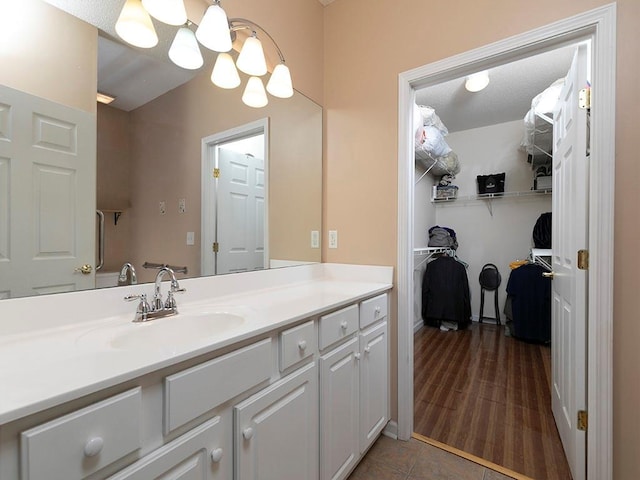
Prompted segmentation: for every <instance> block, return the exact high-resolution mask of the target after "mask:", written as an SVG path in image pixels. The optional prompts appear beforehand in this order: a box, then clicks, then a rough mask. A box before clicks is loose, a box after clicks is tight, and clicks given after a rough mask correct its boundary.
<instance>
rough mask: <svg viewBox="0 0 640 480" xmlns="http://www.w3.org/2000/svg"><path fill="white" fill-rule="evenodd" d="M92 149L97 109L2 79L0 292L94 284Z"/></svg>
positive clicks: (18, 294) (9, 293)
mask: <svg viewBox="0 0 640 480" xmlns="http://www.w3.org/2000/svg"><path fill="white" fill-rule="evenodd" d="M95 152H96V115H95V114H91V113H88V112H83V111H80V110H75V109H73V108H69V107H66V106H63V105H59V104H57V103H54V102H51V101H49V100H45V99H42V98H39V97H35V96H33V95H29V94H27V93H24V92H20V91H18V90H13V89H11V88H8V87H5V86H0V298H9V297H22V296H27V295H38V294H46V293H54V292H66V291H72V290H82V289H87V288H93V287H94V282H95V271H94V267H95V235H96V228H95V225H96V211H95V198H96V153H95ZM83 265H87V266H88V267H87V268H85V269H81V267H82V266H83ZM82 270H84V272H85V273H82Z"/></svg>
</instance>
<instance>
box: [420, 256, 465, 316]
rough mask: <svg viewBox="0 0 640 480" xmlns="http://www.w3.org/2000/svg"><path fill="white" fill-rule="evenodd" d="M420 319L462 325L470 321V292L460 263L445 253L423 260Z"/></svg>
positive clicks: (463, 268)
mask: <svg viewBox="0 0 640 480" xmlns="http://www.w3.org/2000/svg"><path fill="white" fill-rule="evenodd" d="M422 319H423V320H424V323H425V325H429V326H433V327H437V326H439V325H440V322H441V321H442V320H448V321H452V322H457V323H458V328H465V327H466V326H467V325H469V323H470V322H471V296H470V293H469V280H468V278H467V270H466V269H465V267H464V265H462V264H461V263H460V262H458V261H456V260H455V259H454V258H452V257H449V256H446V255H445V256H442V257H439V258H436V259H435V260H433V261H431V262H429V263H428V264H427V268H426V270H425V272H424V276H423V278H422Z"/></svg>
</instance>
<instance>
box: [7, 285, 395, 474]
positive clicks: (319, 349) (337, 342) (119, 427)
mask: <svg viewBox="0 0 640 480" xmlns="http://www.w3.org/2000/svg"><path fill="white" fill-rule="evenodd" d="M360 298H362V297H360ZM365 298H366V297H365ZM345 304H346V305H347V306H345V307H343V308H340V309H339V310H337V311H333V312H332V311H331V310H327V311H328V312H329V313H327V314H323V312H322V310H320V309H318V310H314V311H311V312H310V313H309V315H308V316H306V318H305V316H299V317H297V318H296V319H295V320H294V319H291V320H289V321H286V322H281V323H279V324H278V325H277V326H276V325H274V326H273V327H270V326H268V327H267V328H263V329H262V330H260V331H257V330H256V331H255V332H251V333H250V334H249V335H246V336H244V337H243V338H241V339H239V340H237V342H236V343H235V344H234V343H229V344H227V345H223V346H220V347H218V350H211V351H208V352H205V353H202V354H201V355H200V356H199V357H193V358H186V359H185V358H182V359H181V361H180V362H179V363H178V361H175V362H174V363H171V362H166V363H164V364H162V366H158V367H157V368H155V369H153V370H150V371H148V372H147V373H146V374H145V375H143V376H137V377H135V376H131V377H130V378H128V379H126V381H123V382H122V383H119V384H112V385H103V386H101V389H96V390H93V391H88V392H87V391H85V395H84V396H80V395H79V396H78V397H72V398H70V400H69V402H68V403H62V404H59V405H56V406H53V407H51V408H49V409H47V410H45V411H40V412H38V411H35V413H33V414H31V415H27V416H23V417H17V418H16V419H15V420H13V421H11V422H9V423H5V424H3V425H0V479H1V480H51V479H64V480H72V479H73V480H85V479H86V480H97V479H101V480H102V479H105V478H108V479H110V480H146V479H152V478H153V479H166V480H168V479H172V480H272V479H273V480H289V479H291V480H293V479H295V480H329V479H331V480H342V479H344V478H346V476H347V475H348V474H349V473H350V472H351V470H353V468H354V467H355V466H356V465H357V463H358V462H359V461H360V459H361V458H362V455H363V454H364V453H365V452H366V450H367V449H368V448H369V447H370V446H371V444H372V443H373V441H374V440H375V438H376V437H377V436H378V435H379V434H380V432H381V431H382V429H383V428H384V426H385V425H386V423H387V421H388V420H389V401H388V399H389V366H388V348H389V345H388V334H387V294H386V293H385V294H382V295H378V296H376V297H373V298H370V299H366V300H364V301H362V302H357V303H356V302H354V303H352V304H350V305H349V304H348V303H346V302H345V303H343V304H342V305H345ZM179 320H180V319H179V317H176V318H175V319H174V320H173V321H176V322H178V321H179ZM114 358H115V354H114ZM139 375H140V374H139Z"/></svg>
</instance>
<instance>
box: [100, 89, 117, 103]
mask: <svg viewBox="0 0 640 480" xmlns="http://www.w3.org/2000/svg"><path fill="white" fill-rule="evenodd" d="M115 99H116V97H112V96H111V95H107V94H106V93H100V92H98V93H97V95H96V100H97V101H98V102H100V103H104V104H105V105H109V104H110V103H111V102H113V101H114V100H115Z"/></svg>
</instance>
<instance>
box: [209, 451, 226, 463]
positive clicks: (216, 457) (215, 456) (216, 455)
mask: <svg viewBox="0 0 640 480" xmlns="http://www.w3.org/2000/svg"><path fill="white" fill-rule="evenodd" d="M223 453H224V452H223V451H222V449H221V448H214V449H213V450H211V461H212V462H215V463H218V462H219V461H220V460H222V454H223Z"/></svg>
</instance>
